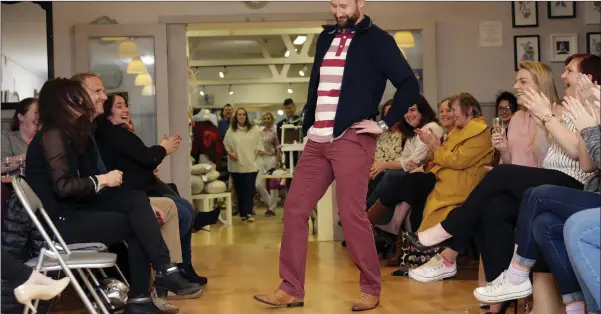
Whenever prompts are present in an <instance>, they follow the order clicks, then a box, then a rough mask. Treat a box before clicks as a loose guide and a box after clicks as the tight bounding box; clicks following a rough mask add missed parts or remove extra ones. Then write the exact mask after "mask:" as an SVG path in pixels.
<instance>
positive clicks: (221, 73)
mask: <svg viewBox="0 0 601 314" xmlns="http://www.w3.org/2000/svg"><path fill="white" fill-rule="evenodd" d="M226 73H227V67H226V66H224V67H223V71H219V77H220V78H224V77H225V74H226Z"/></svg>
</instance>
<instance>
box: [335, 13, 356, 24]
mask: <svg viewBox="0 0 601 314" xmlns="http://www.w3.org/2000/svg"><path fill="white" fill-rule="evenodd" d="M334 17H335V18H336V16H334ZM358 19H359V11H355V13H353V15H351V16H347V17H346V18H345V19H338V18H336V22H337V23H338V26H340V28H351V27H353V26H355V23H357V20H358Z"/></svg>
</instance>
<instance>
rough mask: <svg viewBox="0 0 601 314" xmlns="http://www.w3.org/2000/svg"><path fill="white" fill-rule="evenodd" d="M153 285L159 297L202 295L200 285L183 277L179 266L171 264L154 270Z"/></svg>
mask: <svg viewBox="0 0 601 314" xmlns="http://www.w3.org/2000/svg"><path fill="white" fill-rule="evenodd" d="M154 286H155V288H156V291H157V295H158V296H159V297H161V298H167V297H169V299H196V298H198V297H200V296H201V295H202V290H200V286H199V285H198V284H195V283H191V282H188V281H187V280H186V279H184V277H182V274H181V273H180V271H179V268H178V267H177V266H175V265H173V264H169V265H166V266H165V267H163V268H161V269H158V270H157V271H156V279H155V281H154ZM170 293H171V294H170ZM168 294H169V295H168Z"/></svg>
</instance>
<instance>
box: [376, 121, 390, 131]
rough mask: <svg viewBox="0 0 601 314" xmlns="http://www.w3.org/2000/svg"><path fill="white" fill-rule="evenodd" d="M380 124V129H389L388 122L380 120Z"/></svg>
mask: <svg viewBox="0 0 601 314" xmlns="http://www.w3.org/2000/svg"><path fill="white" fill-rule="evenodd" d="M378 126H379V127H380V129H382V131H384V132H386V131H388V125H387V124H386V122H384V120H380V121H378Z"/></svg>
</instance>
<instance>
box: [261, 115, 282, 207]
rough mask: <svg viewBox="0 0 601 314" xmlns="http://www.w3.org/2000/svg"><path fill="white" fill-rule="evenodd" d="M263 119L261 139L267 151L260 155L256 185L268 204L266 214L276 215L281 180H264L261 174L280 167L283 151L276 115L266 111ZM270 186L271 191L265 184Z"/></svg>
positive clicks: (263, 199) (264, 201)
mask: <svg viewBox="0 0 601 314" xmlns="http://www.w3.org/2000/svg"><path fill="white" fill-rule="evenodd" d="M261 120H262V122H263V127H262V128H261V129H260V130H261V131H260V133H259V134H260V136H261V140H262V141H263V148H264V150H265V153H264V154H263V155H260V156H258V158H257V159H258V160H257V161H258V162H257V166H258V167H259V174H258V175H257V178H256V180H255V187H256V189H257V191H258V192H259V194H260V195H261V200H262V201H263V203H265V205H267V211H265V216H275V212H274V211H275V208H276V206H277V205H278V189H277V184H278V181H279V180H276V179H267V180H263V178H262V177H261V175H263V174H265V173H266V172H267V171H269V170H272V169H275V168H277V167H279V165H280V161H281V159H282V153H281V151H280V148H279V146H280V141H279V140H278V136H277V132H276V128H275V127H274V124H273V122H274V117H273V115H272V114H271V112H266V113H264V114H263V115H262V117H261ZM266 183H267V186H268V187H269V192H267V188H266V187H265V184H266Z"/></svg>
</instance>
